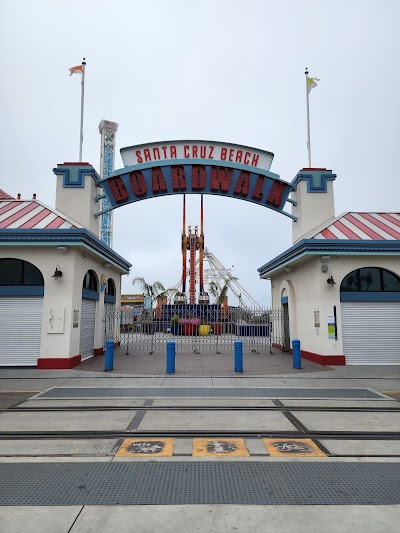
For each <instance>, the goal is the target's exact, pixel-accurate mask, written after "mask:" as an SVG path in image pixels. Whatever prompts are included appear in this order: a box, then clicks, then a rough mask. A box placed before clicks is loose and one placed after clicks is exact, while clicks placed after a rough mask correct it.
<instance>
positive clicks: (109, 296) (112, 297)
mask: <svg viewBox="0 0 400 533" xmlns="http://www.w3.org/2000/svg"><path fill="white" fill-rule="evenodd" d="M115 301H116V290H115V283H114V280H113V279H111V278H108V280H107V283H106V286H105V294H104V322H105V324H104V333H105V340H107V339H113V338H114V330H115V325H116V322H115V321H116V316H115Z"/></svg>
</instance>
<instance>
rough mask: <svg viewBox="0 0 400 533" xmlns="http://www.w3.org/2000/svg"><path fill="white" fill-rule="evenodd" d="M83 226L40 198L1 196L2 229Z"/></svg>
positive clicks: (0, 224)
mask: <svg viewBox="0 0 400 533" xmlns="http://www.w3.org/2000/svg"><path fill="white" fill-rule="evenodd" d="M81 227H82V226H81V225H79V224H77V223H76V222H74V221H73V220H71V219H70V218H68V217H66V216H65V215H64V214H62V213H60V212H58V211H56V210H55V209H51V208H50V207H47V206H46V205H44V204H42V203H41V202H39V201H38V200H14V199H11V200H9V199H4V200H3V199H1V198H0V229H70V228H81Z"/></svg>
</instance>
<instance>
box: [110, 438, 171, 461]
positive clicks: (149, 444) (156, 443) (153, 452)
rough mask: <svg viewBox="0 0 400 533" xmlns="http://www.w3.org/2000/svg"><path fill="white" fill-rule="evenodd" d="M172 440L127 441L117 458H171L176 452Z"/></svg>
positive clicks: (122, 445)
mask: <svg viewBox="0 0 400 533" xmlns="http://www.w3.org/2000/svg"><path fill="white" fill-rule="evenodd" d="M174 440H175V439H171V438H165V439H161V438H159V439H158V438H147V437H145V438H142V439H125V440H124V442H123V443H122V444H121V446H120V448H119V450H118V452H117V453H116V454H115V456H116V457H171V455H172V452H173V450H174Z"/></svg>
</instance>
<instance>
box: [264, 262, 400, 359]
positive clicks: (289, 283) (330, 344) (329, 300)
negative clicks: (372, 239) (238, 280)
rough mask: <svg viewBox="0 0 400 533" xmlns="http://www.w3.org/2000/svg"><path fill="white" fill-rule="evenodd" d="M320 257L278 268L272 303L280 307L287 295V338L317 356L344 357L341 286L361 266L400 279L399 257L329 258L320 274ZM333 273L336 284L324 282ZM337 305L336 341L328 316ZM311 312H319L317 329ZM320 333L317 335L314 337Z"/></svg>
mask: <svg viewBox="0 0 400 533" xmlns="http://www.w3.org/2000/svg"><path fill="white" fill-rule="evenodd" d="M322 264H323V263H322V261H321V256H310V257H308V258H307V259H306V260H305V261H303V262H301V263H298V264H296V262H294V263H293V264H292V266H291V270H290V271H289V272H286V271H285V270H284V269H281V270H280V271H279V272H277V273H275V274H273V275H272V276H271V287H272V304H273V305H280V303H281V297H282V292H283V291H285V294H284V295H285V296H288V304H289V320H290V338H291V340H293V339H294V338H298V339H300V341H301V347H302V349H303V350H306V351H308V352H312V353H316V354H319V355H343V340H342V322H341V308H340V283H341V281H342V279H343V278H344V277H345V276H346V275H347V274H348V273H349V272H351V271H353V270H355V269H357V268H362V267H379V268H385V269H387V270H389V271H391V272H394V273H395V274H397V275H398V276H400V260H399V258H398V257H385V256H374V255H368V256H330V260H329V261H328V262H326V263H325V264H327V265H328V271H327V272H322V269H321V267H322ZM330 274H332V276H333V278H334V280H335V282H336V285H334V286H333V287H331V286H330V285H329V284H328V283H327V281H326V280H327V279H328V277H329V275H330ZM335 305H336V315H337V331H338V339H337V340H335V339H329V338H328V316H332V315H333V314H334V311H333V308H334V306H335ZM314 311H319V314H320V328H319V332H317V328H316V327H315V325H314ZM317 333H319V334H317Z"/></svg>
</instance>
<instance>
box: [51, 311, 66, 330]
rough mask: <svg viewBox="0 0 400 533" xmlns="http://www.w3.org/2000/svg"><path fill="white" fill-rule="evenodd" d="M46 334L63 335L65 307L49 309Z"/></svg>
mask: <svg viewBox="0 0 400 533" xmlns="http://www.w3.org/2000/svg"><path fill="white" fill-rule="evenodd" d="M48 316H49V321H48V323H47V333H64V316H65V307H49V315H48Z"/></svg>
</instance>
